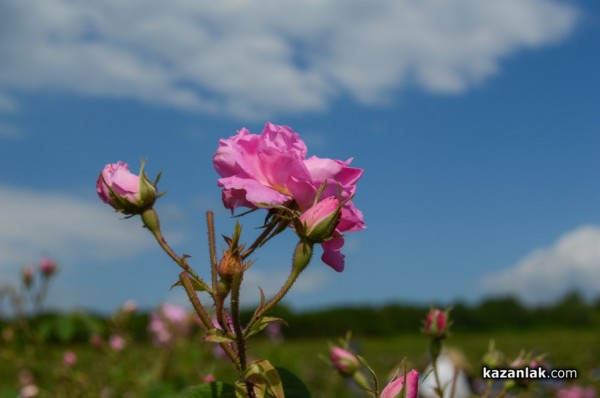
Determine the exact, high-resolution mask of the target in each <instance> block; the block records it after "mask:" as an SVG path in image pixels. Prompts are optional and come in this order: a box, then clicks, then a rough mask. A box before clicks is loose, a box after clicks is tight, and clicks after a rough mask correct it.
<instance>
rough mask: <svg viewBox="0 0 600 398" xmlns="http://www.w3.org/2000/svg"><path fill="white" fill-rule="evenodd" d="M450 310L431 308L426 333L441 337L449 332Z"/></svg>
mask: <svg viewBox="0 0 600 398" xmlns="http://www.w3.org/2000/svg"><path fill="white" fill-rule="evenodd" d="M448 326H449V325H448V311H442V310H439V309H437V308H432V309H431V310H429V313H428V314H427V317H426V318H425V329H424V332H425V335H426V336H428V337H431V338H436V339H441V338H444V337H446V335H447V333H448Z"/></svg>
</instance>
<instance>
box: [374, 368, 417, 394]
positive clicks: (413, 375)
mask: <svg viewBox="0 0 600 398" xmlns="http://www.w3.org/2000/svg"><path fill="white" fill-rule="evenodd" d="M404 379H405V376H399V377H395V378H394V379H392V381H390V382H389V383H388V385H387V386H385V388H384V389H383V390H382V391H381V394H380V395H379V398H398V397H400V393H401V392H402V388H403V387H404ZM418 390H419V372H417V371H416V370H414V369H413V370H411V371H410V372H408V373H407V374H406V398H417V393H418Z"/></svg>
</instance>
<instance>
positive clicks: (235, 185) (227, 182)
mask: <svg viewBox="0 0 600 398" xmlns="http://www.w3.org/2000/svg"><path fill="white" fill-rule="evenodd" d="M306 153H307V149H306V145H305V144H304V142H303V141H302V140H301V139H300V138H299V137H298V134H297V133H295V132H294V131H293V130H292V129H291V128H289V127H287V126H278V125H275V124H272V123H267V124H266V125H265V128H264V130H263V132H262V133H261V134H260V135H256V134H251V133H250V132H249V131H248V130H247V129H245V128H243V129H241V130H240V131H239V132H238V134H237V135H235V136H233V137H230V138H228V139H222V140H221V141H220V142H219V148H218V149H217V152H216V153H215V155H214V158H213V163H214V166H215V169H216V170H217V173H219V175H220V176H221V178H219V179H218V181H217V183H218V185H219V186H220V187H222V188H223V191H222V199H223V204H224V205H225V207H226V208H228V209H231V210H232V211H233V210H234V209H236V208H237V207H248V208H266V209H271V208H274V207H276V206H281V205H283V206H290V207H294V208H296V209H299V210H300V212H302V213H303V212H306V211H307V210H309V209H310V208H311V207H313V205H314V204H315V203H314V202H315V198H316V197H317V192H318V191H319V188H320V187H321V186H324V190H323V191H322V193H321V195H320V198H321V199H320V201H321V200H324V199H325V198H329V197H332V196H333V197H335V198H336V199H337V200H338V201H339V202H340V203H343V206H342V208H341V211H340V217H339V222H338V223H337V225H336V226H335V229H334V230H333V232H332V234H331V235H332V236H333V239H331V240H326V241H324V242H323V243H322V244H321V246H322V247H323V251H324V253H323V256H322V257H321V259H322V260H323V262H325V263H326V264H328V265H329V266H331V267H332V268H334V269H335V270H336V271H342V270H343V269H344V256H343V254H341V252H340V249H341V247H342V246H343V244H344V240H343V237H342V234H343V233H344V232H350V231H360V230H361V229H364V228H365V224H364V220H363V215H362V213H361V212H360V210H358V209H357V208H356V207H355V206H354V204H353V203H352V201H351V200H349V199H350V198H351V197H352V196H353V195H354V194H355V191H356V183H357V181H358V179H359V178H360V177H361V175H362V173H363V170H362V169H358V168H353V167H350V166H349V165H350V162H351V161H352V159H348V160H347V161H345V162H344V161H341V160H333V159H321V158H318V157H316V156H312V157H310V158H308V159H307V158H306Z"/></svg>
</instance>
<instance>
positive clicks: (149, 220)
mask: <svg viewBox="0 0 600 398" xmlns="http://www.w3.org/2000/svg"><path fill="white" fill-rule="evenodd" d="M141 216H142V221H143V222H144V226H145V227H146V228H147V229H148V230H149V231H150V232H152V235H154V237H155V238H156V241H157V242H158V244H159V245H160V247H161V248H162V249H163V250H164V251H165V253H167V254H168V255H169V257H171V259H173V261H175V263H177V265H179V266H180V267H181V268H182V269H183V270H184V271H186V272H187V273H188V274H190V275H191V276H192V277H193V278H194V279H195V280H196V282H198V283H199V284H200V285H202V287H203V288H204V289H205V290H206V291H207V292H208V293H209V294H210V295H211V296H214V294H215V293H214V292H213V291H212V289H210V288H209V286H208V285H207V284H206V282H204V281H203V280H202V278H200V277H199V276H198V275H197V274H196V273H195V272H194V270H192V268H191V267H190V265H189V264H188V263H187V260H186V259H185V257H179V256H178V255H177V253H175V251H174V250H173V249H171V247H170V246H169V244H168V243H167V241H166V240H165V238H164V236H163V234H162V232H161V231H160V226H159V221H158V214H156V211H154V209H148V210H146V211H144V212H143V213H142V214H141Z"/></svg>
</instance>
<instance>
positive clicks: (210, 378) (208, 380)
mask: <svg viewBox="0 0 600 398" xmlns="http://www.w3.org/2000/svg"><path fill="white" fill-rule="evenodd" d="M202 380H203V381H204V382H205V383H212V382H213V381H217V379H215V376H213V375H211V374H207V375H206V376H204V377H203V378H202Z"/></svg>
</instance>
